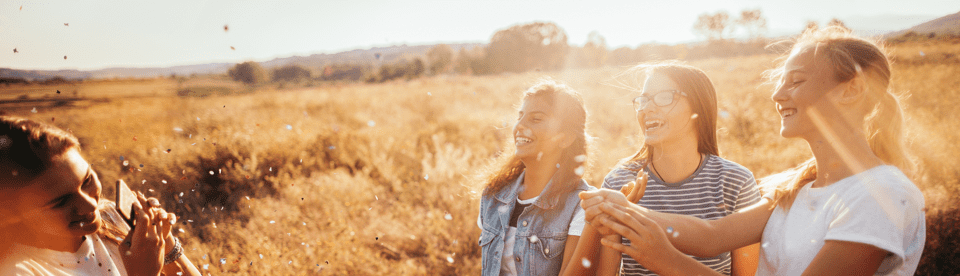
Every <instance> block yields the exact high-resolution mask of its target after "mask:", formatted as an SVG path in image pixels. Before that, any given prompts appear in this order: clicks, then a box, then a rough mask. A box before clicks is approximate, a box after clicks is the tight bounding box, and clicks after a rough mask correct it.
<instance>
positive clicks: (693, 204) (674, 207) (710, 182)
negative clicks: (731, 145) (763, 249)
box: [603, 154, 760, 275]
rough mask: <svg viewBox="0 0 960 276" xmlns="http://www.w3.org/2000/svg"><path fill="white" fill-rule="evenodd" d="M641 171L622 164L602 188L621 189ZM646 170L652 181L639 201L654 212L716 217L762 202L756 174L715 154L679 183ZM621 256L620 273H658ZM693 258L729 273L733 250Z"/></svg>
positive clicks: (636, 167)
mask: <svg viewBox="0 0 960 276" xmlns="http://www.w3.org/2000/svg"><path fill="white" fill-rule="evenodd" d="M639 170H640V163H639V162H628V163H625V164H620V165H618V166H617V167H616V168H614V169H613V170H612V171H610V173H608V174H607V176H606V177H604V179H603V188H607V189H614V190H619V189H620V187H623V185H626V184H627V183H630V182H631V181H635V180H636V179H637V171H639ZM643 171H644V173H646V174H647V179H649V180H648V181H647V189H646V192H645V193H644V196H643V198H642V199H640V202H638V203H637V204H639V205H640V206H643V207H645V208H648V209H650V210H653V211H657V212H662V213H670V214H682V215H690V216H695V217H698V218H701V219H706V220H714V219H719V218H722V217H724V216H727V215H729V214H732V213H733V212H736V211H738V210H740V209H743V208H746V207H748V206H750V205H753V204H755V203H757V202H759V201H760V189H759V187H757V182H756V180H755V179H754V178H753V173H752V172H750V170H747V168H745V167H743V166H741V165H740V164H737V163H734V162H732V161H729V160H726V159H723V158H720V157H719V156H716V155H709V154H708V155H707V158H705V160H703V161H702V162H701V164H700V166H699V167H698V168H697V171H696V172H694V173H693V174H692V175H690V177H688V178H687V179H684V180H682V181H680V182H677V183H664V181H663V180H661V179H660V178H659V177H658V176H657V175H656V173H653V172H651V171H650V170H649V169H648V168H643ZM667 234H668V235H671V233H667ZM682 234H683V233H677V235H682ZM623 244H625V245H628V246H629V245H630V240H628V239H626V238H623ZM622 257H623V263H622V265H621V267H620V275H656V274H655V273H653V272H650V271H649V270H647V269H645V268H643V266H641V265H640V264H639V263H637V261H636V260H634V259H633V258H631V257H630V256H629V255H627V254H623V255H622ZM691 257H693V256H691ZM693 258H694V259H696V260H698V261H700V263H703V264H704V265H706V266H708V267H710V268H712V269H713V270H716V271H717V272H720V273H723V274H726V275H730V252H724V253H722V254H720V255H717V256H715V257H710V258H699V257H693Z"/></svg>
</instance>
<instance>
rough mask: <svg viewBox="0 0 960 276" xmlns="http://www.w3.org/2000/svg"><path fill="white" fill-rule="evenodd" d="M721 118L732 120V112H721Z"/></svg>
mask: <svg viewBox="0 0 960 276" xmlns="http://www.w3.org/2000/svg"><path fill="white" fill-rule="evenodd" d="M720 118H724V119H726V118H730V112H727V111H726V110H720Z"/></svg>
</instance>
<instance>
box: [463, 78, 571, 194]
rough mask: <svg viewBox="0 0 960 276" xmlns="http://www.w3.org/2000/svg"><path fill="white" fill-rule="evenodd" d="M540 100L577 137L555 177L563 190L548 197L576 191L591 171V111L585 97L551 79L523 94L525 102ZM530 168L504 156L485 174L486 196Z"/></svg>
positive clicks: (556, 190)
mask: <svg viewBox="0 0 960 276" xmlns="http://www.w3.org/2000/svg"><path fill="white" fill-rule="evenodd" d="M531 99H537V100H543V101H546V103H547V104H549V105H550V106H553V107H554V109H555V110H557V111H558V112H557V114H558V115H559V116H560V118H561V120H562V124H561V128H562V131H563V132H565V133H566V134H567V135H571V136H573V137H574V138H575V139H574V141H573V143H572V144H571V145H570V146H568V147H566V148H565V149H563V153H562V155H561V160H560V167H559V169H558V170H557V173H556V174H554V176H553V177H552V178H551V181H553V182H554V183H562V184H561V188H559V189H553V191H552V192H548V193H549V194H544V195H545V196H551V195H556V194H564V193H566V192H569V191H572V190H573V189H574V188H576V184H577V183H578V182H580V181H581V180H582V179H583V178H582V175H583V172H584V171H585V170H586V169H587V162H586V160H587V147H588V145H587V144H588V137H589V135H588V134H587V131H586V128H587V127H586V123H587V109H586V107H585V105H584V103H583V98H582V97H581V96H580V94H579V93H577V91H575V90H573V88H570V87H569V86H567V85H565V84H562V83H560V82H557V81H555V80H551V79H543V80H540V81H539V82H538V83H537V84H534V85H533V86H531V87H530V88H529V89H527V90H526V91H524V92H523V96H522V98H521V103H522V102H523V101H527V100H531ZM524 169H526V166H524V164H523V162H522V161H520V158H519V157H517V156H516V154H515V153H511V154H504V155H501V156H500V158H499V159H498V160H497V162H495V163H494V164H492V165H491V166H490V167H489V168H488V169H487V170H485V173H484V174H483V175H482V181H483V183H484V189H483V194H484V195H490V194H495V193H497V192H499V191H500V190H501V189H503V187H506V186H508V185H509V184H510V183H512V182H513V181H515V180H516V179H517V178H518V177H520V174H521V173H523V170H524Z"/></svg>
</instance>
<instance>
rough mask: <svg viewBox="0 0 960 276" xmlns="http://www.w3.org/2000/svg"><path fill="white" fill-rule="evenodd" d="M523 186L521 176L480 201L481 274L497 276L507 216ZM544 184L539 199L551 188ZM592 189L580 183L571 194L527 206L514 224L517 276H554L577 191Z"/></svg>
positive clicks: (574, 208)
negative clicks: (481, 228) (515, 231)
mask: <svg viewBox="0 0 960 276" xmlns="http://www.w3.org/2000/svg"><path fill="white" fill-rule="evenodd" d="M521 183H523V174H521V175H520V177H518V178H517V180H516V181H515V182H514V183H513V184H511V185H509V186H506V187H503V188H502V189H501V190H500V191H499V192H497V193H495V194H489V195H484V196H483V197H482V198H481V200H480V221H481V224H482V225H483V230H482V232H483V233H482V234H481V235H480V247H481V252H482V254H483V255H482V256H483V257H482V262H483V263H482V274H483V275H500V262H501V259H502V258H503V247H504V239H505V238H506V237H505V236H506V234H507V229H509V228H510V214H511V213H512V212H513V208H514V205H516V203H517V193H518V191H519V190H520V187H521V186H522V185H521ZM552 186H553V182H550V183H548V184H547V186H546V187H545V188H544V191H543V192H541V193H540V194H541V195H544V194H549V193H546V192H547V191H548V190H549V189H556V188H558V187H552ZM592 189H595V188H594V187H592V186H590V185H587V182H586V181H583V180H580V182H579V184H578V185H577V187H576V188H575V189H574V190H573V192H570V193H567V194H563V195H557V196H553V197H552V198H545V197H543V196H541V197H540V198H538V199H537V200H536V201H534V202H533V204H530V206H528V207H527V208H526V209H524V210H523V213H521V214H520V217H519V220H517V240H516V244H515V245H514V252H513V255H514V256H515V257H516V258H518V259H519V261H518V265H517V272H518V273H519V275H558V274H560V266H561V265H562V264H563V249H564V246H566V241H567V233H568V230H569V227H570V221H571V220H572V219H573V215H574V211H576V210H577V208H580V197H578V195H577V194H579V193H580V191H586V190H592Z"/></svg>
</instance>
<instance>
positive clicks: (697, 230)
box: [581, 189, 773, 257]
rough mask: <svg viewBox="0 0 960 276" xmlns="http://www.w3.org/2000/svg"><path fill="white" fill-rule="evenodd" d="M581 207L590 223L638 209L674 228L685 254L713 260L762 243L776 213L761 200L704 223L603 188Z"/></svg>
mask: <svg viewBox="0 0 960 276" xmlns="http://www.w3.org/2000/svg"><path fill="white" fill-rule="evenodd" d="M581 198H583V201H581V204H582V205H583V206H584V209H585V210H586V218H587V221H591V220H593V219H594V217H596V216H598V215H600V214H602V213H605V214H608V215H610V216H611V217H614V218H616V216H614V215H615V214H622V213H624V212H625V211H626V210H628V209H629V210H634V211H636V212H637V213H640V214H643V216H645V217H646V218H648V219H650V220H653V221H655V222H656V223H657V224H658V225H660V226H663V227H664V229H662V230H666V228H668V227H669V228H671V229H672V231H671V232H672V233H676V234H671V235H670V236H669V237H668V239H669V241H670V242H671V243H672V244H673V246H675V247H676V248H677V249H679V250H680V251H681V252H684V253H687V254H691V255H694V256H701V257H710V256H716V255H717V254H720V253H722V252H726V251H732V250H734V249H736V248H740V247H744V246H747V245H750V244H753V243H758V242H760V238H761V236H762V234H763V228H764V227H765V226H766V224H767V219H769V218H770V214H771V213H772V212H773V210H771V209H770V206H771V204H772V203H771V202H770V200H768V199H761V200H760V202H759V203H757V204H755V205H753V206H750V207H747V208H745V209H743V210H741V211H739V212H736V213H733V214H731V215H729V216H726V217H723V218H721V219H718V220H710V221H706V220H702V219H699V218H696V217H693V216H684V215H676V214H665V213H659V212H654V211H650V210H647V209H646V208H643V207H640V206H638V205H635V204H632V203H630V202H628V201H627V200H626V199H625V198H624V196H623V195H622V194H621V193H619V192H617V191H613V190H609V189H600V190H597V191H590V192H583V193H581Z"/></svg>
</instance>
